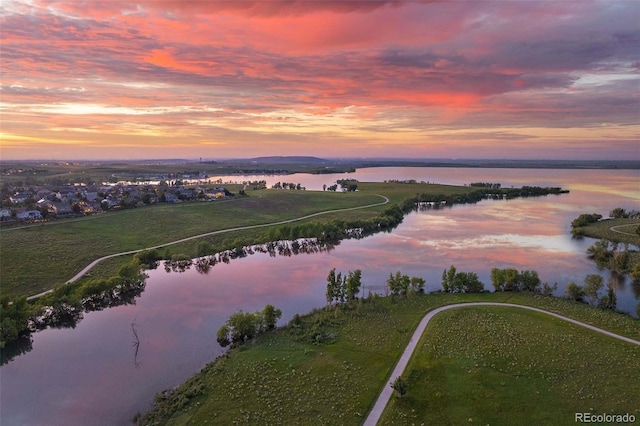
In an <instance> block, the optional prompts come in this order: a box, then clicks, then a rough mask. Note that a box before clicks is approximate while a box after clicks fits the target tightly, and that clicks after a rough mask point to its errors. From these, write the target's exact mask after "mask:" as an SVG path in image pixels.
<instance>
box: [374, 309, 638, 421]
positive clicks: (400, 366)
mask: <svg viewBox="0 0 640 426" xmlns="http://www.w3.org/2000/svg"><path fill="white" fill-rule="evenodd" d="M467 306H510V307H514V308H521V309H528V310H530V311H536V312H542V313H543V314H547V315H551V316H554V317H556V318H559V319H561V320H564V321H568V322H571V323H573V324H577V325H579V326H582V327H585V328H588V329H590V330H593V331H597V332H599V333H602V334H606V335H607V336H610V337H613V338H616V339H620V340H623V341H625V342H629V343H633V344H634V345H638V346H640V341H638V340H633V339H630V338H628V337H624V336H620V335H618V334H615V333H612V332H610V331H606V330H603V329H601V328H598V327H594V326H592V325H589V324H585V323H583V322H581V321H577V320H574V319H571V318H567V317H565V316H562V315H558V314H555V313H553V312H549V311H545V310H543V309H538V308H534V307H531V306H525V305H516V304H513V303H499V302H470V303H456V304H454V305H446V306H441V307H439V308H437V309H434V310H433V311H430V312H428V313H427V315H425V316H424V317H423V318H422V321H420V324H418V328H416V331H415V332H414V333H413V336H411V340H410V341H409V344H408V345H407V347H406V348H405V350H404V352H403V353H402V356H401V357H400V360H399V361H398V363H397V364H396V367H395V369H394V370H393V373H391V375H390V376H389V380H388V381H387V382H386V383H385V385H384V387H383V388H382V392H381V393H380V396H378V400H377V401H376V403H375V405H374V406H373V408H372V409H371V411H370V412H369V415H368V416H367V419H366V420H365V421H364V426H375V425H376V424H377V423H378V420H379V419H380V416H381V415H382V412H383V411H384V409H385V407H386V406H387V403H388V402H389V399H391V395H392V394H393V389H392V388H391V385H392V384H393V381H394V380H395V379H396V378H397V377H400V376H402V374H403V373H404V370H405V368H406V367H407V364H408V363H409V360H410V359H411V356H412V355H413V352H414V351H415V349H416V347H417V346H418V343H419V342H420V338H421V337H422V333H423V332H424V330H425V328H426V327H427V324H429V321H431V318H433V317H434V316H436V315H437V314H438V313H440V312H442V311H446V310H448V309H455V308H464V307H467Z"/></svg>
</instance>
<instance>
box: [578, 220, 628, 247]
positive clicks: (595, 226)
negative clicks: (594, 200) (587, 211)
mask: <svg viewBox="0 0 640 426" xmlns="http://www.w3.org/2000/svg"><path fill="white" fill-rule="evenodd" d="M638 226H640V219H610V220H601V221H599V222H595V223H591V224H589V225H587V226H583V227H581V228H580V229H581V230H582V232H583V233H584V234H583V235H584V236H586V237H592V238H598V239H605V240H609V241H613V242H618V243H629V244H635V245H636V246H640V235H638V234H636V229H637V228H638ZM612 227H615V229H616V230H618V231H621V232H615V231H612V230H611V228H612Z"/></svg>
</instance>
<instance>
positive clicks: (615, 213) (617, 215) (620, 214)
mask: <svg viewBox="0 0 640 426" xmlns="http://www.w3.org/2000/svg"><path fill="white" fill-rule="evenodd" d="M609 217H612V218H614V219H624V218H627V217H629V216H628V215H627V212H626V211H625V209H623V208H621V207H616V208H615V209H613V210H611V211H610V212H609Z"/></svg>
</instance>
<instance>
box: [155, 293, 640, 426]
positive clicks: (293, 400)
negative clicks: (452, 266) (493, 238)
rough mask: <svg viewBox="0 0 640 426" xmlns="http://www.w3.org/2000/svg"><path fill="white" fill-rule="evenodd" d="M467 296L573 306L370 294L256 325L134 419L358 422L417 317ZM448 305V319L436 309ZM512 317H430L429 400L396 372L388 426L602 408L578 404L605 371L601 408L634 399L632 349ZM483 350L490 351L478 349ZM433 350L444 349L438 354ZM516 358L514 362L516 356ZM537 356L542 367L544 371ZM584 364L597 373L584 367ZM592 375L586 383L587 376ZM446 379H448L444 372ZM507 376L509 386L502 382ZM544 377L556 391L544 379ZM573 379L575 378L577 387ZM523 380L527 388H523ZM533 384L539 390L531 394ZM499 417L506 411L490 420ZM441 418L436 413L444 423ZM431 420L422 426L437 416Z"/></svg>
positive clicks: (416, 378)
mask: <svg viewBox="0 0 640 426" xmlns="http://www.w3.org/2000/svg"><path fill="white" fill-rule="evenodd" d="M472 301H493V302H499V301H509V302H515V303H526V304H529V305H534V306H540V307H543V308H546V307H547V306H545V305H546V304H547V303H548V302H549V303H550V304H549V306H548V309H550V310H555V311H561V312H562V311H563V309H564V308H565V307H567V306H573V305H579V304H577V303H576V302H570V301H564V302H566V303H560V304H556V303H553V301H554V298H550V297H541V296H533V295H530V294H521V295H518V297H512V295H511V294H507V293H499V294H488V293H484V294H468V295H466V294H455V295H453V294H433V295H423V296H413V297H411V296H410V297H407V298H396V299H393V298H377V299H374V300H373V301H365V302H363V303H359V304H357V305H356V306H355V307H353V308H349V309H341V308H339V309H337V310H332V311H329V312H326V311H320V312H317V313H315V314H312V315H310V316H308V317H305V318H304V320H303V326H302V327H301V328H290V327H285V328H282V329H278V330H275V331H274V332H268V333H265V334H263V335H260V336H259V337H258V338H257V339H255V340H254V341H252V342H250V343H248V344H246V345H245V346H243V347H241V348H237V349H233V350H231V351H230V352H229V354H228V356H226V357H223V358H221V359H219V360H218V361H216V362H214V363H212V364H210V365H208V366H207V367H205V369H203V371H202V372H201V373H200V374H198V375H196V376H194V377H192V378H191V379H189V380H187V381H186V382H185V383H184V384H183V385H181V386H180V387H179V388H178V389H177V391H176V392H175V393H174V394H173V396H172V397H171V398H169V399H167V400H165V401H164V402H163V403H161V404H160V406H159V409H158V410H156V411H154V412H152V413H151V414H150V415H147V416H146V417H145V419H144V420H145V421H144V422H143V424H169V425H188V424H189V425H191V424H194V425H200V424H264V425H281V424H287V425H308V424H318V425H323V424H327V425H358V424H361V423H362V422H363V421H364V419H365V418H366V415H367V413H368V411H369V410H370V409H371V407H372V406H373V404H374V402H375V400H376V399H377V397H378V394H379V393H380V391H381V389H382V386H383V385H384V383H385V382H386V380H387V379H388V378H389V375H390V374H391V371H392V369H393V367H394V366H395V363H396V362H397V360H398V358H399V356H400V354H401V353H402V351H403V350H404V348H405V346H406V344H407V343H408V341H409V339H410V337H411V335H412V334H413V332H414V330H415V327H416V326H417V324H418V322H419V321H420V319H421V318H422V317H423V316H424V314H425V313H426V312H428V311H429V310H432V309H434V308H436V307H439V306H442V305H446V304H452V303H459V302H472ZM583 308H584V309H583ZM467 310H468V311H467ZM467 312H470V313H467ZM503 312H504V313H503ZM575 312H579V316H580V317H582V319H591V320H592V321H591V322H592V323H595V325H598V326H600V327H604V328H606V327H607V325H608V324H622V323H624V325H619V326H618V327H619V328H622V329H627V330H629V331H630V333H631V334H632V335H637V334H638V329H640V321H639V320H636V319H634V318H631V317H629V316H622V315H619V314H616V313H613V312H605V313H604V314H603V315H602V314H601V313H600V310H599V309H597V308H593V307H590V306H587V305H583V306H581V307H580V308H579V309H577V310H575ZM449 313H453V314H454V315H453V316H450V315H446V314H449ZM512 313H513V316H511V315H512ZM519 313H520V311H518V310H517V308H498V309H494V308H491V307H487V308H485V307H482V308H471V307H469V308H467V307H465V308H461V309H457V310H454V311H447V312H445V313H441V314H439V315H438V316H436V319H438V325H437V326H431V327H430V328H429V331H428V332H427V333H426V334H425V336H426V337H425V339H424V341H423V342H422V343H423V345H427V349H429V348H430V346H429V345H434V340H433V339H435V338H434V337H433V336H441V337H439V338H438V339H439V340H437V343H438V345H437V346H436V347H437V350H438V356H440V358H438V360H441V361H438V362H437V363H436V364H434V367H433V374H432V375H431V376H433V378H432V379H430V380H435V381H439V382H434V383H436V384H437V386H440V388H439V390H438V391H437V392H438V396H437V397H433V398H436V399H435V400H428V401H427V402H424V401H423V398H427V396H423V395H430V394H431V393H432V392H433V391H434V388H435V386H432V383H431V382H426V381H425V380H426V379H424V378H425V377H427V375H426V373H424V372H422V371H420V370H416V373H415V374H409V375H408V376H407V381H408V383H409V394H408V395H407V396H405V398H403V399H402V400H399V401H394V402H393V405H392V406H391V411H389V410H388V411H387V412H386V414H385V415H386V417H385V419H387V420H392V421H393V422H394V423H395V424H412V423H415V424H421V423H422V422H424V420H423V419H424V418H426V417H425V416H428V415H430V413H431V411H444V412H445V413H448V412H449V411H450V410H452V411H453V412H455V413H460V416H463V417H460V416H456V417H455V418H453V422H452V423H449V424H467V423H468V419H469V418H470V417H473V416H471V415H469V416H467V411H465V410H467V408H465V407H472V408H473V407H476V406H480V405H483V404H486V403H489V402H490V403H491V404H492V405H491V406H490V407H489V408H486V407H483V408H482V409H483V410H484V411H486V412H491V410H493V409H498V411H497V414H496V415H495V416H494V417H492V419H502V420H500V421H502V422H503V423H502V424H515V423H509V422H510V421H512V420H513V419H518V421H520V423H521V424H541V423H544V421H541V422H538V423H536V422H533V423H526V418H525V417H523V416H525V415H529V414H531V415H532V417H530V419H546V418H551V417H549V416H554V415H560V414H562V415H564V414H565V413H566V412H568V411H569V410H573V409H574V407H577V408H580V409H584V410H588V409H589V408H601V407H603V409H604V408H607V409H608V408H610V407H613V405H611V406H610V405H607V404H608V403H606V404H605V403H603V404H599V405H588V404H587V402H586V401H593V400H596V399H597V397H593V396H592V395H597V393H598V392H599V390H598V388H596V387H595V386H596V384H597V382H596V379H597V380H600V379H602V378H603V376H607V382H606V383H607V384H606V387H603V388H602V389H603V392H604V391H606V392H607V395H608V397H607V398H610V399H611V401H612V404H614V403H618V402H619V404H618V405H615V407H622V406H623V405H625V403H626V402H629V401H632V400H633V396H634V395H638V393H637V392H638V386H639V385H640V380H638V379H640V368H638V367H640V366H639V365H638V363H639V362H640V356H639V355H640V351H639V349H638V348H637V347H634V346H632V345H630V344H624V343H618V342H616V341H615V340H614V339H612V338H607V337H605V336H602V337H601V336H599V335H598V333H596V332H592V331H589V330H584V331H583V330H580V329H577V328H576V327H568V328H567V327H566V326H565V324H564V323H561V322H560V320H552V321H549V320H548V319H547V317H546V316H544V315H542V314H541V315H536V314H534V315H526V313H527V311H525V315H524V316H522V315H518V314H519ZM564 313H565V314H566V315H568V316H572V314H573V313H574V311H572V310H571V309H567V312H564ZM590 314H594V315H593V318H589V315H590ZM459 316H462V318H463V319H465V318H467V317H468V318H467V319H466V320H465V321H461V320H458V319H457V318H458V317H459ZM441 319H442V320H441ZM512 322H514V325H511V323H512ZM493 323H495V325H493ZM319 324H322V325H323V326H324V327H325V328H324V331H325V332H326V333H328V334H329V335H331V336H332V337H333V338H334V339H335V341H333V342H331V343H323V344H313V343H312V342H311V341H310V340H309V339H308V338H307V337H304V334H305V330H308V329H310V328H312V327H314V326H318V325H319ZM301 336H302V337H301ZM635 338H638V337H637V336H636V337H635ZM449 346H451V347H449ZM505 346H506V348H505ZM560 346H562V347H561V348H560ZM461 348H462V349H465V350H468V351H469V353H470V355H468V356H467V355H464V352H462V361H461V364H460V365H458V364H457V363H456V361H455V358H456V353H457V352H456V351H461V350H462V349H461ZM487 348H488V350H489V351H493V352H490V353H489V355H487V357H484V355H483V353H484V351H485V349H487ZM427 349H425V350H427ZM498 349H500V351H498ZM441 352H442V354H444V355H439V354H440V353H441ZM425 354H426V355H424V356H423V355H422V352H421V355H420V356H419V357H418V358H417V363H416V362H414V364H412V365H416V366H417V367H415V368H422V367H421V366H422V364H421V363H422V362H423V361H422V360H423V358H424V359H426V361H424V362H427V363H428V362H431V361H430V359H431V358H428V356H429V353H427V352H425ZM520 354H524V355H526V358H522V359H520V358H518V357H519V356H520ZM592 354H596V355H592ZM524 355H523V356H524ZM425 357H426V358H425ZM449 357H452V358H453V359H449ZM498 362H500V363H503V364H505V365H507V366H508V368H509V370H508V371H509V372H510V373H509V374H511V376H506V375H505V374H504V373H502V372H501V370H500V369H499V368H498V367H492V364H494V365H497V363H498ZM603 362H604V363H603ZM544 363H549V367H548V368H546V367H544ZM475 364H478V366H476V365H475ZM429 365H431V364H429ZM585 366H586V367H585ZM469 370H473V371H472V373H473V374H472V375H470V376H469V378H468V380H471V381H472V382H471V384H470V385H469V386H468V383H467V382H464V381H463V379H465V376H466V375H468V371H469ZM595 370H602V371H600V372H598V373H595ZM594 374H595V375H594ZM592 375H593V376H594V377H595V378H596V379H592V378H591V376H592ZM431 376H428V377H431ZM449 376H452V377H454V378H455V381H454V380H453V379H451V380H450V379H448V378H449ZM622 376H625V377H624V379H621V377H622ZM515 377H519V378H518V379H516V378H515ZM507 378H510V379H513V381H514V383H510V382H508V381H506V379H507ZM561 378H562V380H564V381H561ZM552 379H553V380H554V382H553V383H557V387H558V389H556V388H555V387H551V388H550V387H549V386H550V385H547V383H548V382H550V380H552ZM473 380H475V381H476V382H473ZM563 383H566V385H563ZM581 383H585V386H584V387H580V386H579V385H580V384H581ZM616 383H618V384H619V385H615V384H616ZM529 386H532V387H531V388H530V389H529V388H528V387H529ZM545 386H546V387H545ZM563 386H564V387H563ZM549 389H551V390H549ZM613 390H615V392H613ZM536 391H539V392H541V394H540V395H537V394H535V392H536ZM543 391H544V392H551V391H553V392H556V393H554V394H553V398H556V397H557V396H558V395H561V396H563V397H564V398H565V399H564V400H561V401H559V402H557V401H555V400H554V401H553V403H551V404H546V402H547V401H549V400H551V397H549V396H547V394H546V393H544V392H543ZM484 392H489V393H488V396H486V397H485V396H484ZM510 392H516V393H517V395H516V396H513V395H511V394H510ZM634 392H635V393H634ZM460 394H462V396H459V395H460ZM532 394H533V395H532ZM502 396H503V397H504V398H505V401H507V402H511V401H513V402H514V403H516V402H517V403H518V404H520V402H519V401H520V400H523V401H525V402H524V403H523V404H525V405H526V404H528V401H529V400H532V401H538V402H541V404H540V405H539V406H537V407H534V406H527V407H528V410H529V411H527V412H524V411H523V412H518V411H517V409H516V408H508V407H505V408H504V409H503V408H500V407H499V406H498V404H499V403H500V401H499V398H500V397H502ZM467 397H468V400H466V401H465V398H467ZM412 398H413V399H412ZM447 401H458V402H459V404H460V406H461V407H462V408H455V407H454V406H453V403H450V405H451V408H448V406H447V405H442V406H437V405H436V404H444V403H445V402H447ZM635 401H636V403H635V405H634V404H633V403H631V404H630V405H629V406H628V407H626V408H625V410H626V411H629V410H635V409H638V408H639V407H638V404H637V402H638V400H637V398H636V400H635ZM423 403H424V404H426V406H425V409H424V410H423V411H419V410H418V409H417V408H416V407H415V406H417V405H420V404H423ZM447 403H449V402H447ZM583 403H584V404H585V405H582V404H583ZM414 405H415V406H414ZM496 407H497V408H496ZM516 407H517V406H516ZM577 408H576V409H577ZM412 410H414V411H412ZM500 410H502V411H500ZM472 411H473V410H472ZM626 411H625V412H626ZM547 412H549V413H551V414H546V413H547ZM571 412H573V411H571ZM418 413H419V414H418ZM501 413H503V414H504V415H505V416H507V415H510V416H514V417H500V416H501V415H502V414H501ZM420 416H421V417H420ZM447 416H449V415H448V414H446V416H445V417H442V418H443V419H445V420H446V419H447V418H449V417H447ZM464 416H467V417H464ZM474 416H476V417H473V418H474V422H475V421H476V420H481V418H480V417H478V414H475V412H474ZM440 419H441V418H438V419H437V420H436V421H429V423H426V422H425V424H447V423H446V422H445V423H443V422H440V421H439V420H440ZM460 419H462V421H460ZM387 420H385V421H387ZM562 420H563V419H560V420H559V421H556V422H552V423H551V424H565V423H567V424H568V423H569V422H570V420H573V418H572V417H571V418H570V419H569V420H567V421H562ZM482 424H483V425H484V424H487V422H484V423H482ZM490 424H500V423H499V422H496V423H494V422H493V421H492V422H491V423H490Z"/></svg>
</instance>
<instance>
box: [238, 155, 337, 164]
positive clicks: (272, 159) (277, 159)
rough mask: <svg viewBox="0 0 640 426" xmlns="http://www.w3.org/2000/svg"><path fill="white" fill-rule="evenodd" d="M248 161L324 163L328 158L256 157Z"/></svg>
mask: <svg viewBox="0 0 640 426" xmlns="http://www.w3.org/2000/svg"><path fill="white" fill-rule="evenodd" d="M249 161H252V162H257V163H268V164H324V163H328V162H329V161H328V160H324V159H322V158H318V157H304V156H273V157H256V158H251V159H250V160H249Z"/></svg>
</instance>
